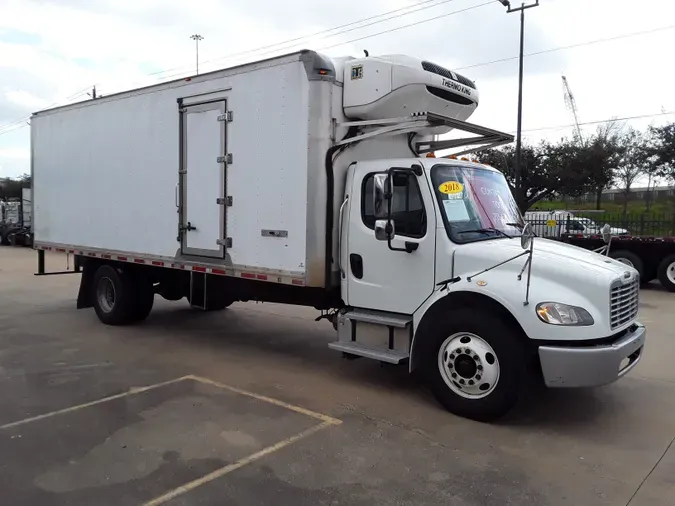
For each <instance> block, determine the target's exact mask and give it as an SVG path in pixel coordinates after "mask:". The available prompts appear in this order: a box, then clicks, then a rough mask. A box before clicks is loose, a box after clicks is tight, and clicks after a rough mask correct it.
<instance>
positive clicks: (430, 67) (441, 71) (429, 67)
mask: <svg viewBox="0 0 675 506" xmlns="http://www.w3.org/2000/svg"><path fill="white" fill-rule="evenodd" d="M422 68H423V69H424V70H426V71H427V72H431V73H432V74H438V75H439V76H443V77H447V78H448V79H452V80H453V81H457V82H458V83H462V84H463V85H464V86H468V87H469V88H472V89H474V90H475V89H476V84H475V83H474V82H473V81H472V80H471V79H467V78H466V77H464V76H462V75H459V74H458V73H457V72H452V71H451V70H448V69H446V68H443V67H441V66H440V65H436V64H435V63H431V62H429V61H423V62H422Z"/></svg>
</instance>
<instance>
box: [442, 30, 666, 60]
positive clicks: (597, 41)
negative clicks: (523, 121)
mask: <svg viewBox="0 0 675 506" xmlns="http://www.w3.org/2000/svg"><path fill="white" fill-rule="evenodd" d="M673 28H675V25H670V26H662V27H659V28H654V29H652V30H644V31H641V32H632V33H626V34H623V35H617V36H614V37H606V38H603V39H596V40H589V41H586V42H579V43H578V44H570V45H568V46H559V47H554V48H550V49H543V50H541V51H535V52H533V53H527V54H526V55H525V56H536V55H540V54H546V53H553V52H556V51H564V50H566V49H574V48H577V47H583V46H590V45H592V44H600V43H603V42H611V41H614V40H620V39H627V38H629V37H637V36H640V35H648V34H651V33H656V32H661V31H666V30H672V29H673ZM517 59H518V57H517V56H510V57H508V58H501V59H499V60H492V61H488V62H483V63H475V64H473V65H466V66H464V67H458V68H456V69H455V70H466V69H473V68H476V67H484V66H486V65H493V64H495V63H502V62H507V61H513V60H517Z"/></svg>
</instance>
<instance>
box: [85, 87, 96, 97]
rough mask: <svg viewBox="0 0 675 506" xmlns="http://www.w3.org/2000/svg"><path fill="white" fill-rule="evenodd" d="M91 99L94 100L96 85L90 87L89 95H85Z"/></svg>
mask: <svg viewBox="0 0 675 506" xmlns="http://www.w3.org/2000/svg"><path fill="white" fill-rule="evenodd" d="M87 95H89V96H90V97H91V98H92V99H94V100H95V99H96V85H94V86H92V88H91V93H87Z"/></svg>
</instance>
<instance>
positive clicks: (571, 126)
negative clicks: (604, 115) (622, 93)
mask: <svg viewBox="0 0 675 506" xmlns="http://www.w3.org/2000/svg"><path fill="white" fill-rule="evenodd" d="M668 114H675V111H663V112H659V113H656V114H641V115H639V116H626V117H624V118H609V119H603V120H598V121H585V122H583V123H579V126H587V125H601V124H603V123H612V122H614V121H632V120H636V119H647V118H656V117H657V116H666V115H668ZM575 126H576V125H575V124H574V123H572V124H569V125H558V126H548V127H539V128H529V129H527V130H523V132H541V131H544V130H562V129H564V128H574V127H575Z"/></svg>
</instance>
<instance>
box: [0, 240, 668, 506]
mask: <svg viewBox="0 0 675 506" xmlns="http://www.w3.org/2000/svg"><path fill="white" fill-rule="evenodd" d="M35 265H36V254H35V252H33V251H31V250H29V249H22V248H10V247H3V248H0V504H8V505H43V504H57V505H61V504H63V505H65V504H68V505H71V504H73V505H80V504H82V505H84V504H86V505H91V504H97V505H105V504H115V505H126V504H129V505H132V504H169V505H197V504H199V505H210V504H224V505H247V506H248V505H258V504H260V505H263V504H293V505H305V504H306V505H337V504H343V505H351V504H354V505H361V504H363V505H366V504H368V505H372V504H377V505H380V504H383V505H408V504H409V505H416V506H417V505H426V504H430V505H431V504H433V505H434V506H436V505H438V504H450V505H470V506H473V505H499V506H503V505H523V504H533V505H584V506H592V505H630V506H643V505H644V506H646V505H650V506H651V505H672V504H675V445H673V444H672V443H673V438H674V437H675V367H674V366H673V364H675V325H674V323H675V311H673V307H674V303H675V294H671V293H667V292H665V291H663V290H662V289H660V288H659V287H658V285H655V286H653V287H649V288H646V289H644V290H643V291H642V295H641V299H642V302H641V308H640V319H641V321H642V322H643V323H645V324H646V325H647V329H648V343H647V348H646V352H645V356H644V358H643V360H642V362H641V363H640V364H639V365H638V366H637V367H636V368H635V369H634V370H633V371H631V372H630V373H629V374H628V375H627V376H626V377H625V378H623V379H622V380H621V381H619V382H617V383H615V384H613V385H609V386H607V387H603V388H598V389H592V390H580V391H578V390H555V391H554V390H546V389H544V388H543V387H540V386H532V388H530V390H529V391H528V392H527V395H526V396H525V398H524V399H523V401H522V402H521V403H520V405H519V406H518V407H517V409H516V410H515V411H514V412H513V413H512V414H511V415H509V417H507V419H505V420H503V421H501V422H500V423H499V424H493V425H486V424H480V423H477V422H472V421H469V420H465V419H461V418H458V417H455V416H453V415H451V414H449V413H447V412H445V411H443V410H442V409H441V408H440V407H439V405H438V404H437V403H436V402H435V401H434V399H433V398H432V397H431V396H430V395H429V394H428V393H427V391H426V390H425V388H424V387H423V385H421V383H420V382H419V380H418V379H416V378H415V377H410V376H408V374H407V372H406V371H405V370H403V369H399V368H391V367H380V366H379V364H377V363H375V362H372V361H367V360H357V361H347V360H342V359H341V357H340V355H339V354H337V353H335V352H333V351H331V350H329V349H328V348H327V343H328V342H330V341H331V340H333V339H334V336H333V331H332V328H331V326H330V325H329V324H326V323H325V322H320V323H317V322H314V318H315V316H316V312H315V311H314V310H311V309H306V308H296V307H286V306H279V305H272V304H270V305H268V304H251V303H248V304H237V305H234V306H232V307H231V308H229V309H228V310H226V311H223V312H219V313H201V312H199V311H197V310H193V309H191V308H189V306H188V305H187V303H186V302H185V301H181V302H173V303H172V302H167V301H164V300H162V299H159V298H158V299H157V300H156V303H155V309H154V310H153V312H152V314H151V315H150V317H149V318H148V319H147V320H146V321H145V322H143V323H142V324H140V325H138V326H134V327H106V326H104V325H102V324H100V323H99V322H98V320H97V319H96V316H95V314H94V312H93V311H92V310H81V311H78V310H76V309H75V298H76V295H77V287H78V282H79V277H78V275H64V276H44V277H35V276H33V272H34V270H35ZM65 265H66V259H65V257H63V256H56V255H52V256H48V257H47V266H48V269H51V270H62V269H63V268H64V267H65ZM71 265H72V259H71Z"/></svg>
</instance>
